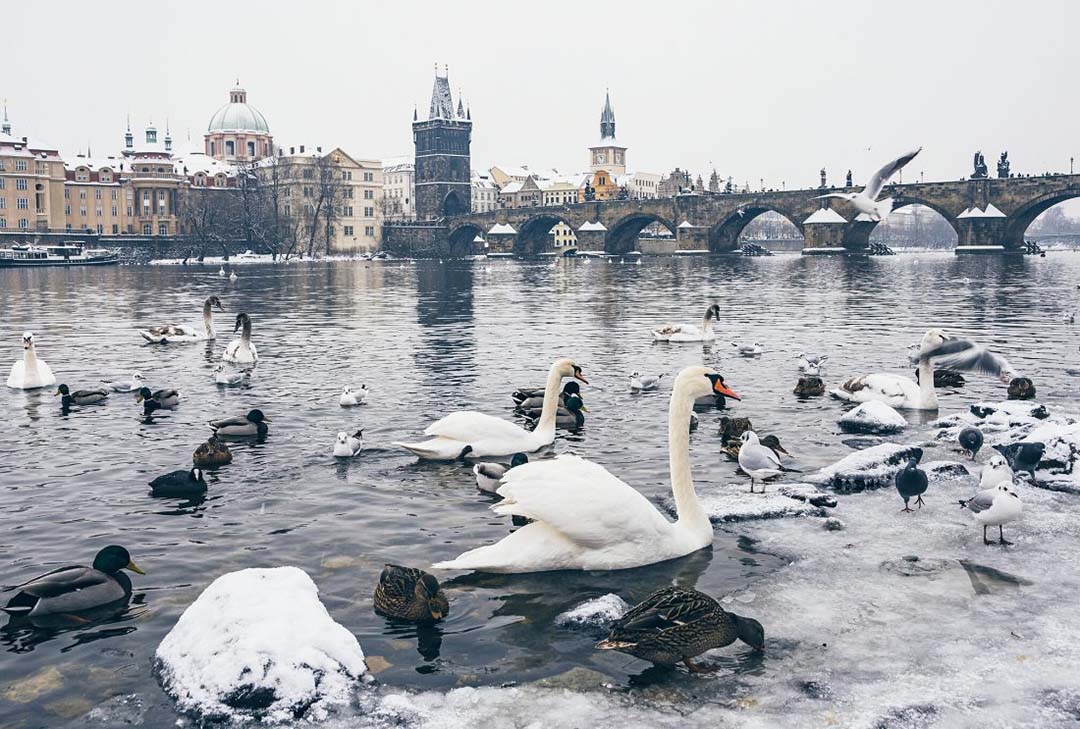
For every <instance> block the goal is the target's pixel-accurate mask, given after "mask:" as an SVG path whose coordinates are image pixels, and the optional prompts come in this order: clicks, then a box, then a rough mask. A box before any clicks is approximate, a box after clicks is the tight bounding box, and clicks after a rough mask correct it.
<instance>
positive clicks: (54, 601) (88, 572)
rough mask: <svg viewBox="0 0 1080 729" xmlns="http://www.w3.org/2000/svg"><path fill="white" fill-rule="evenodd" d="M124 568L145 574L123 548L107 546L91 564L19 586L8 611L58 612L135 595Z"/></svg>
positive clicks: (35, 613) (18, 612)
mask: <svg viewBox="0 0 1080 729" xmlns="http://www.w3.org/2000/svg"><path fill="white" fill-rule="evenodd" d="M121 570H130V571H132V572H135V573H136V574H140V575H141V574H145V573H144V572H143V571H142V570H141V569H139V567H138V566H137V565H136V564H135V563H134V562H132V561H131V556H130V555H129V554H128V551H127V550H126V549H124V548H123V547H119V546H116V545H111V546H108V547H105V548H104V549H102V550H101V551H100V552H98V553H97V556H96V557H94V564H93V566H91V567H81V566H78V565H73V566H71V567H61V568H60V569H57V570H53V571H52V572H46V573H45V574H43V575H41V576H40V577H35V578H34V579H32V580H30V581H29V582H24V583H23V584H21V585H18V586H17V588H21V589H19V592H18V593H17V594H16V595H15V597H13V598H11V600H9V601H8V604H7V605H6V606H4V610H5V611H6V612H8V613H11V614H12V615H26V616H31V617H33V616H38V615H56V614H60V613H77V612H79V611H82V610H91V609H93V608H97V607H101V606H103V605H108V604H109V603H113V602H117V601H119V600H126V599H128V598H129V597H131V580H130V579H129V578H128V576H127V575H125V574H123V573H122V572H121Z"/></svg>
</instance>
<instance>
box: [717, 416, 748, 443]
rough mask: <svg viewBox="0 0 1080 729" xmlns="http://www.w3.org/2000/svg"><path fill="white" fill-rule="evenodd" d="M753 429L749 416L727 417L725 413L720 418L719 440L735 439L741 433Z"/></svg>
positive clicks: (740, 435) (725, 441) (737, 438)
mask: <svg viewBox="0 0 1080 729" xmlns="http://www.w3.org/2000/svg"><path fill="white" fill-rule="evenodd" d="M753 429H754V424H753V423H751V422H750V418H729V417H728V416H726V415H725V416H723V417H722V418H720V442H721V443H727V442H728V441H729V440H734V441H737V440H739V438H741V437H742V434H743V433H745V432H746V431H748V430H753ZM736 450H737V449H736Z"/></svg>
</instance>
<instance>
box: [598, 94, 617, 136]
mask: <svg viewBox="0 0 1080 729" xmlns="http://www.w3.org/2000/svg"><path fill="white" fill-rule="evenodd" d="M600 138H601V139H614V138H615V112H614V111H612V109H611V94H610V93H609V92H608V91H607V90H606V89H605V90H604V111H603V112H602V113H601V114H600Z"/></svg>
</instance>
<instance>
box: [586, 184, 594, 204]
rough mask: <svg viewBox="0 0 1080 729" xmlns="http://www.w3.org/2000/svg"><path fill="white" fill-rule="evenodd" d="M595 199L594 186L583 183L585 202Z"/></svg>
mask: <svg viewBox="0 0 1080 729" xmlns="http://www.w3.org/2000/svg"><path fill="white" fill-rule="evenodd" d="M595 199H596V188H595V187H593V186H592V185H590V184H589V183H587V182H586V183H585V202H592V201H593V200H595Z"/></svg>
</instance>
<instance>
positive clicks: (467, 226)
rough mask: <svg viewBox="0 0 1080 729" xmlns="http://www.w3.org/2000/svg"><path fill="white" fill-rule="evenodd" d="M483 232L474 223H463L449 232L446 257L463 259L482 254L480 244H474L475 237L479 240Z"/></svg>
mask: <svg viewBox="0 0 1080 729" xmlns="http://www.w3.org/2000/svg"><path fill="white" fill-rule="evenodd" d="M483 235H484V231H483V230H481V229H480V226H478V225H476V224H475V223H463V224H462V225H459V226H457V227H456V228H454V229H453V230H451V231H450V236H449V241H450V246H449V250H447V252H446V253H447V255H448V256H450V257H451V258H463V257H465V256H471V255H475V254H477V253H483V250H482V246H483V244H481V243H476V242H475V241H476V238H477V236H480V237H481V238H482V237H483Z"/></svg>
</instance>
